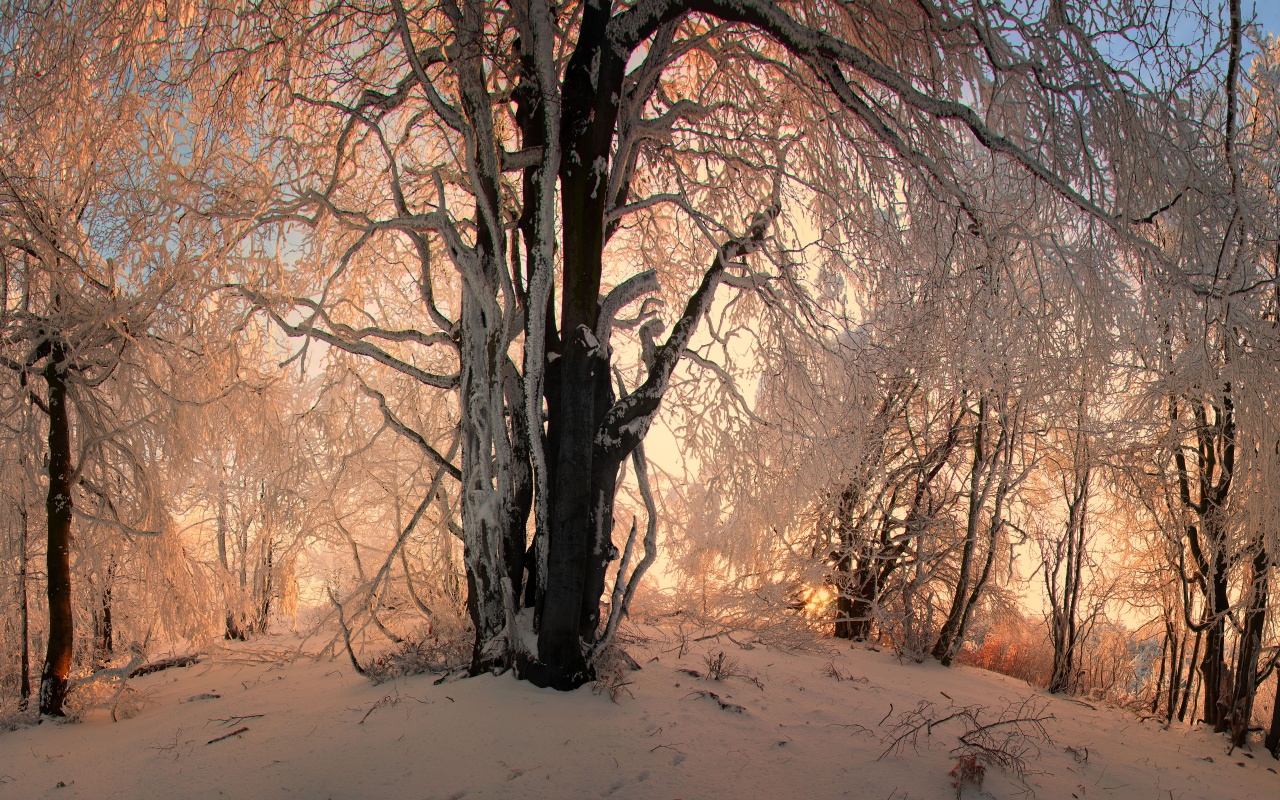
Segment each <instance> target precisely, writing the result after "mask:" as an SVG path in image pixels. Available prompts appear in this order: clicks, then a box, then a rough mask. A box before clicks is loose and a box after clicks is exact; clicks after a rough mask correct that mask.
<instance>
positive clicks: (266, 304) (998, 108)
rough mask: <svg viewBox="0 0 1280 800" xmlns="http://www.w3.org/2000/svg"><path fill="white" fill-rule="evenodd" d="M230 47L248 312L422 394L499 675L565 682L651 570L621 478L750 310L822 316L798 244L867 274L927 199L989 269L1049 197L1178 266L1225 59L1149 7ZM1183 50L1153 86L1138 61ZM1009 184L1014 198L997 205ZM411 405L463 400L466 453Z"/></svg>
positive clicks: (609, 19) (692, 17)
mask: <svg viewBox="0 0 1280 800" xmlns="http://www.w3.org/2000/svg"><path fill="white" fill-rule="evenodd" d="M221 33H222V35H225V36H227V37H231V38H234V39H236V40H237V41H236V42H234V45H235V46H233V47H225V48H218V47H211V48H210V51H211V52H217V53H220V54H221V55H220V56H219V57H218V58H219V59H220V60H218V61H217V64H219V65H221V66H220V67H219V69H221V72H220V73H219V74H220V75H222V76H223V77H222V79H221V80H220V82H219V83H218V87H219V93H218V95H217V96H218V98H219V99H220V101H222V100H225V99H226V98H231V99H232V104H233V105H234V103H235V102H236V99H237V98H238V99H239V102H242V103H245V104H254V103H257V101H264V102H262V103H259V104H257V105H255V106H254V107H255V108H257V109H258V110H259V111H260V112H261V117H260V118H259V119H260V122H261V131H260V132H261V134H262V135H256V136H255V138H253V149H252V150H251V152H252V157H251V158H247V159H246V164H245V166H244V168H243V170H242V172H241V173H239V174H237V175H236V176H235V177H234V178H233V179H227V180H226V181H225V183H224V185H223V186H221V187H220V192H217V193H214V195H213V199H212V200H211V201H210V203H209V204H207V205H206V207H204V208H203V209H202V210H203V212H204V213H206V214H208V215H210V216H220V217H222V218H227V217H236V216H238V217H241V218H245V219H253V220H255V221H256V222H257V224H258V225H259V226H260V228H259V234H258V235H257V236H256V237H255V238H254V240H253V241H254V243H256V244H257V245H258V246H257V247H256V248H250V250H252V253H253V254H254V255H255V256H256V258H255V259H252V261H253V263H246V267H255V268H257V269H259V270H261V271H260V272H259V274H260V275H262V276H264V278H265V279H264V278H259V279H257V280H254V279H246V280H244V281H243V282H242V284H241V291H242V292H243V294H244V295H245V296H246V297H248V298H250V299H251V300H252V301H253V302H254V303H256V304H259V305H260V306H262V307H263V308H265V309H268V310H269V312H270V313H271V314H272V315H273V317H274V319H275V320H276V322H277V323H278V324H279V325H280V326H281V328H282V329H283V330H285V331H287V332H288V333H289V334H290V335H293V336H296V337H300V338H304V339H306V340H307V341H308V342H310V341H317V340H318V341H320V342H323V343H325V344H326V345H328V346H330V347H335V348H338V349H340V350H343V351H346V352H348V353H350V354H354V355H357V356H360V357H362V358H364V359H366V366H365V369H366V370H367V371H368V374H367V380H368V381H369V383H370V384H374V385H377V386H385V385H386V383H387V382H388V381H390V380H392V379H393V378H397V377H398V378H399V379H401V380H403V379H405V378H407V379H410V380H412V381H413V382H415V383H416V385H417V389H418V391H417V393H416V394H415V395H412V396H407V397H409V399H408V400H407V401H396V400H395V399H394V398H390V397H389V396H388V395H386V394H385V393H382V392H379V394H381V396H382V398H383V401H382V402H381V403H380V409H381V410H382V412H383V413H384V414H385V415H386V418H387V420H388V423H389V424H391V425H393V426H395V427H397V429H398V430H400V431H401V432H402V433H403V434H404V435H406V436H408V437H409V438H410V439H412V440H414V441H415V442H417V443H418V444H419V445H420V446H421V448H422V452H423V454H424V457H425V458H427V459H428V460H429V461H432V462H434V463H437V464H438V465H439V466H440V467H441V468H442V469H443V470H444V471H445V472H446V473H447V474H449V475H451V476H453V478H454V480H455V481H456V491H457V492H458V493H459V495H460V500H461V503H460V505H461V535H462V539H463V542H464V549H465V561H466V567H467V577H468V582H469V588H470V600H469V602H470V610H471V617H472V621H473V623H474V626H475V632H476V641H475V646H474V651H473V659H472V669H473V670H474V671H482V670H488V669H497V668H505V667H509V666H517V667H519V668H520V669H521V670H522V671H523V673H524V674H525V675H527V676H528V677H529V679H531V680H533V681H534V682H536V683H538V684H540V685H553V686H556V687H559V688H571V687H573V686H576V685H579V684H580V683H581V682H583V681H584V680H586V679H587V678H588V677H589V675H590V673H591V667H590V661H591V659H592V658H593V656H594V654H595V653H597V652H598V651H599V649H600V648H601V647H603V646H604V645H605V644H607V632H609V631H611V630H613V628H614V626H613V625H611V624H608V623H606V622H604V620H602V617H603V616H604V610H603V609H602V604H601V598H602V596H606V595H607V596H608V597H609V598H610V601H609V605H608V615H609V616H610V617H611V618H612V619H613V620H614V621H616V619H617V617H618V615H620V614H622V613H623V612H624V610H625V605H626V601H627V598H628V597H629V596H630V594H631V592H632V591H633V590H634V585H635V581H636V579H638V577H639V575H640V574H641V573H642V572H643V569H644V568H645V567H646V566H647V565H648V564H649V563H650V562H651V560H652V555H653V550H652V548H653V541H652V538H653V537H652V536H651V535H650V536H648V537H646V543H645V544H644V545H641V544H640V543H639V542H638V541H637V539H638V538H639V537H640V534H639V532H638V526H632V528H631V534H630V535H629V537H628V538H627V540H626V542H625V544H624V545H623V546H622V547H621V548H619V547H617V546H616V545H615V543H614V530H613V529H614V503H615V497H616V495H617V492H618V489H619V481H620V480H621V476H622V466H623V464H624V463H625V462H627V460H628V459H633V460H634V461H635V463H636V467H637V468H636V470H635V471H634V473H633V474H635V475H639V476H643V475H644V472H643V457H642V451H641V449H640V448H641V443H642V442H643V440H644V438H645V436H646V434H647V433H648V431H649V429H650V426H651V425H652V423H653V421H654V419H655V415H656V414H657V413H658V410H659V407H660V406H661V405H662V403H663V401H664V398H666V397H667V395H668V392H669V389H670V387H671V382H672V379H673V375H675V373H676V369H677V366H678V365H679V364H680V363H681V361H682V359H685V358H686V355H687V354H688V353H689V348H690V345H691V344H694V343H695V335H696V334H697V333H698V331H699V327H700V325H701V323H702V322H703V320H704V319H705V318H706V315H707V314H708V311H709V310H711V309H713V308H714V307H716V305H717V304H718V303H728V302H733V299H732V298H728V297H726V296H725V293H723V292H718V290H719V289H720V287H722V286H723V285H725V284H729V285H731V286H732V287H733V289H734V290H735V291H742V292H746V293H748V294H751V295H752V296H754V298H755V300H754V302H755V303H756V307H757V308H759V307H767V308H771V309H774V310H775V311H778V312H779V313H789V314H794V315H798V316H799V317H800V318H804V317H806V316H808V317H810V318H815V319H816V317H817V312H816V311H815V310H816V309H820V307H821V305H822V301H823V298H824V296H823V294H822V292H820V291H812V287H813V282H814V281H815V279H818V280H821V279H822V278H823V276H822V275H821V274H818V273H820V272H821V271H822V270H821V269H819V268H816V267H815V266H814V265H812V264H807V263H804V262H803V261H799V260H797V258H796V257H795V254H796V252H797V249H799V251H800V252H801V254H802V255H809V254H810V253H809V252H806V250H805V246H806V244H810V243H812V239H813V229H814V227H817V228H818V229H820V230H822V231H824V233H823V234H822V238H823V243H824V245H825V246H826V249H827V253H828V255H830V256H831V260H832V266H831V267H830V269H829V270H828V276H827V277H835V278H836V279H837V280H839V279H840V278H841V277H842V276H849V275H850V273H849V264H848V263H841V262H842V259H846V257H847V255H848V253H849V249H850V248H851V247H852V246H853V245H855V244H857V243H859V242H862V241H866V240H867V239H869V238H871V234H872V233H874V232H886V231H892V230H893V226H892V225H887V223H886V220H889V219H891V218H892V217H893V216H894V213H895V211H896V212H897V213H902V211H903V208H902V197H901V194H900V192H903V191H910V192H921V193H925V194H926V195H928V196H930V197H932V198H934V199H936V201H937V202H938V203H939V204H941V205H943V206H945V207H950V208H952V209H953V210H954V213H953V214H952V215H951V217H952V218H954V219H955V220H957V221H958V224H956V225H955V226H954V229H953V233H952V237H953V240H967V237H972V238H973V240H974V241H976V242H978V243H979V244H978V245H977V246H978V247H979V248H981V247H985V246H986V245H985V244H984V243H986V242H990V241H994V240H995V238H996V234H997V233H998V232H999V233H1000V235H1005V233H1006V232H1005V231H1003V229H1006V228H1010V227H1014V228H1016V219H1017V213H1018V211H1017V209H1018V208H1029V207H1031V206H1032V205H1035V204H1039V205H1041V206H1044V205H1049V206H1053V207H1057V208H1068V209H1071V210H1072V211H1073V213H1075V214H1076V215H1077V218H1078V219H1080V220H1081V223H1080V224H1081V225H1082V226H1083V227H1084V228H1087V229H1089V230H1090V231H1091V232H1092V233H1093V234H1095V235H1098V236H1102V237H1104V238H1109V239H1111V240H1113V241H1115V242H1118V243H1120V244H1121V245H1123V246H1126V247H1129V248H1130V249H1132V250H1133V251H1134V252H1136V253H1139V254H1145V255H1146V256H1148V257H1152V258H1156V257H1158V254H1157V253H1155V252H1154V251H1153V249H1152V248H1150V247H1147V246H1146V245H1145V244H1144V243H1143V241H1142V240H1141V239H1140V238H1139V234H1140V232H1141V231H1142V230H1143V229H1142V227H1141V226H1142V225H1143V224H1144V223H1147V222H1149V221H1150V220H1151V219H1153V218H1154V217H1157V216H1158V215H1159V214H1160V213H1161V212H1162V210H1163V209H1167V208H1168V207H1169V206H1170V204H1171V203H1173V202H1174V199H1175V196H1176V195H1177V189H1176V188H1173V187H1174V186H1176V184H1177V181H1176V180H1175V179H1174V176H1176V175H1178V174H1181V172H1182V171H1183V167H1182V166H1181V165H1180V164H1179V162H1178V159H1177V157H1176V155H1177V154H1176V151H1173V150H1171V149H1170V148H1168V147H1161V146H1160V145H1162V144H1164V140H1163V139H1161V137H1160V134H1159V131H1160V130H1162V127H1161V126H1162V124H1163V121H1162V117H1165V116H1169V115H1170V114H1171V113H1172V112H1171V111H1169V109H1170V108H1179V107H1181V106H1178V105H1177V104H1173V103H1169V102H1168V100H1169V98H1170V97H1171V96H1172V93H1173V92H1176V91H1177V90H1178V88H1179V83H1178V82H1179V81H1180V80H1181V79H1182V77H1183V76H1184V75H1185V74H1186V72H1187V71H1188V70H1189V69H1191V67H1192V66H1194V65H1195V64H1196V63H1197V62H1196V58H1197V54H1194V53H1190V52H1188V51H1187V50H1186V49H1185V48H1184V49H1181V50H1177V49H1170V48H1168V47H1167V45H1166V43H1165V39H1164V38H1163V36H1164V33H1163V32H1162V31H1160V30H1157V29H1155V28H1154V27H1152V26H1150V25H1148V24H1146V21H1145V20H1143V19H1142V18H1140V17H1137V16H1130V15H1129V12H1128V11H1127V10H1123V9H1119V10H1103V11H1100V10H1097V9H1093V8H1092V7H1090V8H1074V7H1072V6H1070V5H1069V4H1063V3H1053V4H1049V5H1048V6H1046V8H1045V9H1044V12H1043V13H1042V14H1038V15H1037V16H1036V18H1034V19H1033V18H1030V15H1028V14H1025V13H1023V12H1022V11H1020V10H1018V9H1016V8H1011V7H1005V6H1004V5H1003V4H1000V3H968V2H961V3H947V4H934V3H932V2H928V0H925V2H921V3H918V4H912V5H904V4H901V3H891V2H859V3H845V4H836V5H831V4H814V3H782V2H773V1H772V0H733V2H722V1H721V0H639V1H638V2H635V3H631V4H616V5H615V4H613V3H605V2H600V0H589V1H588V2H584V3H581V4H578V3H570V4H568V5H564V6H560V5H550V4H545V3H541V2H536V1H535V2H517V3H515V4H505V3H486V2H481V1H480V0H461V1H460V0H440V1H439V2H426V3H421V4H417V5H411V6H406V5H404V4H403V3H402V2H401V0H391V1H390V2H389V3H387V4H384V3H374V4H370V5H366V6H362V7H359V8H353V7H349V6H347V5H342V4H334V5H320V6H315V5H308V6H294V5H290V4H275V3H264V4H261V5H259V6H255V7H254V9H253V10H252V11H249V12H245V13H244V14H243V15H241V16H240V17H238V18H236V19H235V20H234V21H231V22H228V23H227V24H226V25H225V26H224V27H223V28H222V29H221ZM1153 54H1154V56H1155V57H1158V58H1160V59H1161V63H1163V64H1166V65H1167V66H1168V68H1169V70H1168V74H1164V75H1160V76H1158V78H1159V80H1160V81H1161V84H1160V85H1159V86H1156V87H1150V86H1146V85H1144V83H1143V80H1144V79H1148V78H1149V79H1151V80H1155V79H1156V78H1155V77H1153V74H1152V73H1149V72H1143V71H1141V70H1138V69H1131V67H1132V65H1134V64H1140V63H1149V62H1144V59H1151V58H1152V57H1153ZM1199 55H1205V54H1204V53H1201V54H1199ZM1210 55H1211V54H1210ZM1182 58H1185V60H1186V64H1185V65H1184V64H1183V63H1181V62H1180V60H1179V59H1182ZM1162 93H1163V94H1162ZM995 175H998V176H1000V184H1001V185H1002V187H1003V191H1002V192H1001V195H1002V196H1001V198H1000V199H999V202H998V203H997V202H993V199H992V198H990V197H987V196H984V194H983V193H980V192H976V191H974V190H972V189H971V188H970V187H972V186H975V185H978V184H980V183H981V182H983V181H986V180H989V179H991V177H992V176H995ZM1009 197H1014V198H1017V199H1018V200H1019V202H1020V203H1022V205H1021V206H1018V205H1017V204H1014V205H1013V206H1011V205H1010V201H1009V199H1008V198H1009ZM997 209H998V210H997ZM942 216H945V215H942ZM1011 219H1012V220H1014V222H1011ZM774 239H776V241H777V246H776V247H775V246H771V245H770V242H771V241H773V240H774ZM967 246H969V245H966V247H967ZM762 251H763V252H766V253H767V254H768V256H769V258H770V263H769V264H765V263H764V262H765V258H764V257H762V256H761V255H759V254H760V253H762ZM246 252H247V251H246ZM699 264H700V265H701V266H698V265H699ZM375 289H376V290H375ZM655 295H656V297H655ZM390 297H395V298H396V299H395V300H394V301H393V300H389V299H388V298H390ZM656 299H660V300H661V301H664V302H665V304H666V307H667V308H672V309H674V315H673V317H672V318H671V326H670V330H669V331H668V332H667V333H666V335H665V336H659V334H660V332H661V331H662V330H663V325H662V323H661V322H658V321H656V319H655V318H654V315H655V313H656V312H657V311H658V310H659V308H661V307H662V304H661V303H659V302H654V300H656ZM827 299H830V296H828V297H827ZM637 303H640V306H639V307H638V308H636V309H635V311H633V312H626V309H627V308H628V307H633V308H634V307H635V305H636V304H637ZM712 335H713V336H714V335H721V334H720V333H716V332H713V333H712ZM694 360H695V361H697V363H698V364H699V365H700V366H710V367H712V368H713V370H714V365H708V364H706V363H704V361H705V359H701V358H695V359H694ZM375 391H378V390H377V388H376V386H375ZM402 396H404V395H402ZM448 398H454V399H453V400H452V401H450V400H449V399H448ZM403 402H413V403H424V402H434V403H439V402H455V403H456V404H457V409H458V415H459V418H460V430H461V455H460V459H459V460H458V461H457V462H454V461H452V460H451V459H448V458H446V457H445V456H444V455H443V452H442V451H444V450H445V449H446V447H445V444H444V442H445V440H444V439H443V438H436V437H433V436H431V435H426V434H424V432H422V431H418V430H415V429H414V428H413V426H412V425H410V424H407V423H406V422H405V419H404V416H405V415H404V414H403V413H402V412H403V407H402V406H403ZM653 513H654V512H653V508H652V505H650V507H649V514H650V518H651V519H650V525H649V526H648V527H649V530H650V532H651V531H652V522H653V520H652V515H653ZM530 531H532V538H530ZM642 546H643V547H644V549H645V555H644V557H643V558H640V559H638V560H637V559H636V558H634V553H636V552H638V550H639V549H640V547H642ZM619 552H622V553H623V554H624V555H623V557H622V559H621V561H622V567H623V569H621V570H619V571H617V572H616V573H613V574H612V578H611V577H610V576H611V568H610V564H611V562H612V561H613V560H614V559H616V558H617V557H618V554H619ZM610 579H612V581H613V582H614V585H615V589H614V590H613V591H608V592H606V589H607V587H608V584H609V581H610ZM526 605H527V606H531V607H532V609H533V614H532V615H531V618H530V615H525V614H523V613H522V611H521V608H522V606H526ZM530 624H531V625H532V627H533V630H535V631H536V645H535V644H533V643H532V642H533V639H532V638H531V637H524V636H522V635H520V632H521V631H528V630H529V625H530ZM958 625H959V626H960V627H962V625H960V623H958ZM602 634H604V635H603V636H602Z"/></svg>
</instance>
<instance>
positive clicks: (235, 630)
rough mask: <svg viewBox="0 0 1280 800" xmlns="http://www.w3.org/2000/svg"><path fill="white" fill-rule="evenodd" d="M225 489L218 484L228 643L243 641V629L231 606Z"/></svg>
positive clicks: (221, 557)
mask: <svg viewBox="0 0 1280 800" xmlns="http://www.w3.org/2000/svg"><path fill="white" fill-rule="evenodd" d="M225 493H226V488H225V486H224V485H223V483H222V481H221V480H219V482H218V563H219V564H220V565H221V566H222V589H223V601H224V602H225V603H226V617H227V625H226V628H225V629H224V630H223V633H222V638H224V639H227V640H228V641H241V642H242V641H244V635H245V634H244V629H243V628H241V627H240V623H239V622H238V621H237V619H236V613H235V610H234V609H233V608H232V606H231V597H230V594H231V576H232V572H231V562H230V560H229V557H228V555H227V500H226V494H225Z"/></svg>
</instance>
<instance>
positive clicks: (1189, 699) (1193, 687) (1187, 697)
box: [1178, 631, 1204, 722]
mask: <svg viewBox="0 0 1280 800" xmlns="http://www.w3.org/2000/svg"><path fill="white" fill-rule="evenodd" d="M1203 640H1204V631H1196V643H1195V645H1194V646H1192V648H1191V660H1190V661H1188V662H1187V682H1186V684H1185V686H1184V688H1183V691H1182V702H1181V703H1179V704H1178V722H1186V721H1187V711H1188V709H1189V708H1191V707H1194V704H1193V700H1194V699H1195V698H1194V695H1195V694H1196V693H1197V692H1198V691H1199V688H1198V686H1199V684H1198V683H1197V681H1198V680H1199V677H1198V676H1199V675H1200V670H1199V659H1200V645H1201V643H1202V642H1203Z"/></svg>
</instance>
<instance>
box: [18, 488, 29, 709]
mask: <svg viewBox="0 0 1280 800" xmlns="http://www.w3.org/2000/svg"><path fill="white" fill-rule="evenodd" d="M18 516H19V517H20V518H21V520H22V531H21V533H19V534H18V615H19V625H20V628H21V632H22V656H21V658H22V665H21V670H22V673H21V678H20V681H21V682H20V684H19V688H18V692H19V696H20V697H21V698H22V700H21V704H22V705H21V707H22V709H23V710H26V708H27V703H28V702H29V701H30V699H31V610H30V607H29V606H28V600H27V535H28V531H27V508H26V505H25V504H24V505H21V506H19V507H18Z"/></svg>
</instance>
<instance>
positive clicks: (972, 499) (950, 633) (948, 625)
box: [933, 394, 987, 665]
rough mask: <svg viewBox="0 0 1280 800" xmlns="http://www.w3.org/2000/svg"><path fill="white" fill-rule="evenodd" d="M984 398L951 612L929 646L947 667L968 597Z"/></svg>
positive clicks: (979, 495) (979, 497) (982, 461)
mask: <svg viewBox="0 0 1280 800" xmlns="http://www.w3.org/2000/svg"><path fill="white" fill-rule="evenodd" d="M986 438H987V398H986V395H985V394H984V395H983V396H982V397H980V398H979V399H978V421H977V424H976V425H975V426H974V430H973V461H972V463H971V464H970V465H969V515H968V521H967V523H966V525H965V537H964V546H963V548H962V549H961V551H960V574H959V575H958V576H957V578H956V586H955V593H954V594H953V595H952V598H951V610H950V611H948V612H947V619H946V621H945V622H944V623H943V624H942V630H941V631H940V632H939V633H938V640H937V642H935V643H934V645H933V657H934V658H936V659H938V660H939V661H941V662H942V663H943V664H948V665H949V664H950V663H951V658H952V656H954V655H955V649H956V647H957V646H958V641H957V640H958V639H959V636H960V622H961V619H962V618H963V616H964V606H965V601H966V599H967V598H968V595H969V583H970V573H971V572H972V570H973V559H974V553H975V552H976V551H977V549H978V526H979V524H980V523H979V520H980V517H981V514H982V506H983V500H984V499H985V498H984V492H983V491H982V474H983V472H985V471H986V466H987V458H986Z"/></svg>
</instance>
